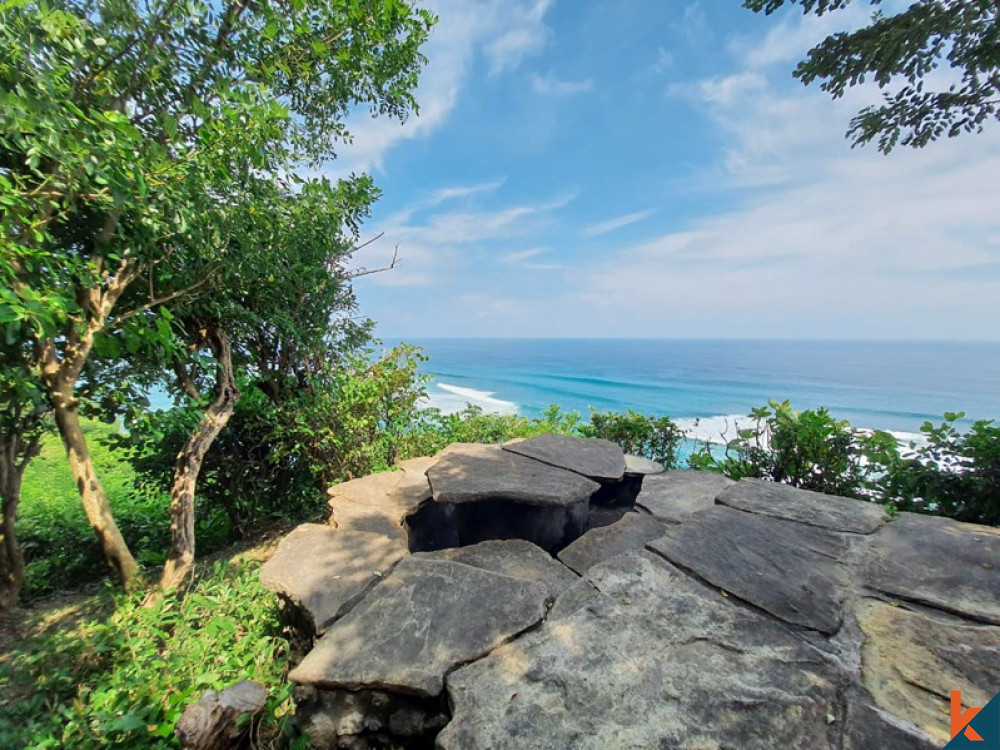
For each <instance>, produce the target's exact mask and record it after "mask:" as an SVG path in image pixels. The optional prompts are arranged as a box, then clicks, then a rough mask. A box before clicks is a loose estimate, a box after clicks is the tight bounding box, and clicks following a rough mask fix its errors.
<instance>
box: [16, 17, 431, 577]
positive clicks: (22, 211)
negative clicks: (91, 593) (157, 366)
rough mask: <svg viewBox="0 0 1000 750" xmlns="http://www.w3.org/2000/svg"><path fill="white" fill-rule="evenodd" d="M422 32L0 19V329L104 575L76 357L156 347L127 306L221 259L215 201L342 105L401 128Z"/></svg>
mask: <svg viewBox="0 0 1000 750" xmlns="http://www.w3.org/2000/svg"><path fill="white" fill-rule="evenodd" d="M432 23H433V18H432V17H431V16H430V14H428V13H427V12H426V11H423V10H419V9H416V8H414V7H413V6H412V5H411V4H410V3H409V2H405V1H404V0H319V1H318V2H309V3H306V2H304V1H303V0H277V1H275V2H267V3H246V2H244V0H228V2H223V3H215V2H200V1H199V0H193V1H192V2H186V3H177V2H176V1H175V0H152V1H151V2H148V3H144V4H141V5H138V4H135V3H132V2H130V1H129V0H101V1H100V2H95V1H94V0H54V1H53V2H48V3H45V4H42V3H33V2H21V3H15V4H12V5H11V4H8V5H7V6H6V7H5V9H4V23H3V25H2V26H0V97H2V98H0V206H2V208H3V213H2V215H0V240H2V242H3V245H2V248H0V250H2V252H0V279H2V281H3V283H2V284H0V304H3V305H4V306H5V307H4V310H5V315H4V318H3V320H2V321H0V325H3V326H5V327H6V328H7V329H8V330H7V331H6V333H7V335H8V337H11V331H13V332H14V334H13V337H14V338H16V336H18V335H23V334H24V333H25V332H27V334H28V335H29V336H30V337H31V339H32V341H33V346H32V352H31V355H30V356H31V359H32V362H31V363H30V364H29V366H30V367H31V368H33V369H34V370H35V371H37V373H38V374H39V380H40V382H41V385H42V386H43V388H44V390H45V392H46V397H47V399H48V400H49V402H50V403H51V405H52V409H53V413H54V418H55V422H56V425H57V427H58V429H59V432H60V435H61V436H62V439H63V443H64V445H65V447H66V452H67V456H68V459H69V462H70V466H71V468H72V471H73V474H74V478H75V479H76V483H77V485H78V487H79V488H80V493H81V498H82V501H83V505H84V508H85V509H86V512H87V516H88V519H89V520H90V523H91V525H92V526H93V528H94V531H95V533H96V534H97V536H98V538H99V539H100V541H101V544H102V547H103V549H104V552H105V555H106V556H107V558H108V561H109V563H110V564H111V566H112V568H113V570H114V571H115V573H116V574H117V575H118V576H119V577H120V578H121V579H122V580H123V581H126V582H127V581H129V580H131V579H132V578H133V576H134V575H135V573H136V570H137V566H136V564H135V560H134V559H133V557H132V555H131V553H130V551H129V550H128V547H127V545H126V544H125V541H124V539H123V538H122V537H121V534H120V532H119V531H118V528H117V525H116V524H115V521H114V517H113V514H112V512H111V508H110V506H109V504H108V501H107V496H106V494H105V493H104V490H103V488H102V486H101V483H100V480H99V478H98V476H97V474H96V472H95V471H94V467H93V461H92V460H91V458H90V454H89V451H88V448H87V444H86V440H85V438H84V435H83V431H82V430H81V428H80V421H79V407H80V400H79V397H78V394H77V393H76V389H77V383H78V381H79V379H80V377H81V373H82V372H83V370H84V368H85V366H86V364H87V362H88V359H89V358H90V356H91V354H92V352H93V350H94V348H95V345H97V346H100V345H102V344H101V343H100V342H102V341H103V342H104V344H105V345H107V346H114V344H112V343H110V342H120V345H122V346H124V347H125V348H126V350H128V351H129V352H132V351H133V350H135V351H139V350H142V349H147V350H148V349H160V350H162V351H163V352H164V353H166V352H167V350H169V349H170V347H171V346H172V345H173V342H174V332H173V331H172V330H171V329H170V326H166V327H164V326H160V325H150V323H149V316H148V315H147V313H148V312H150V311H151V310H154V309H155V308H157V307H159V306H161V305H164V304H166V303H173V302H175V301H179V300H181V299H184V298H187V297H190V296H192V295H195V294H197V293H198V292H199V291H200V290H201V289H202V288H203V287H205V286H206V284H207V283H208V280H209V279H210V278H212V277H213V275H214V274H217V273H219V270H220V269H221V268H222V267H224V266H225V265H226V263H227V256H226V251H227V249H228V245H229V243H228V238H227V237H224V236H223V235H222V232H221V231H220V226H221V225H223V223H222V222H220V221H217V220H218V219H219V218H220V217H222V216H224V214H225V211H226V207H227V196H228V195H229V194H230V192H231V191H233V190H238V189H239V186H240V185H241V184H245V183H246V181H247V180H248V179H250V178H251V177H255V178H257V179H261V180H263V179H267V178H278V177H280V176H283V175H290V174H294V172H295V170H297V169H299V168H301V167H302V166H314V165H317V164H319V163H321V162H323V161H324V160H326V159H328V158H330V157H332V156H334V145H335V143H336V142H337V141H338V140H342V139H345V138H347V137H349V134H348V133H347V130H346V128H345V125H344V120H345V117H346V115H347V114H348V112H349V111H351V109H352V108H353V107H355V106H357V105H359V104H360V105H368V106H369V107H370V108H371V111H372V112H373V114H380V115H387V116H391V117H396V118H405V117H406V116H407V114H408V113H409V112H410V111H411V110H412V109H413V108H414V107H415V102H414V100H413V96H412V91H413V89H414V87H415V85H416V76H417V74H418V72H419V69H420V67H421V65H422V63H423V57H422V56H421V55H420V52H419V49H420V45H421V44H422V43H423V41H424V40H425V39H426V37H427V33H428V30H429V28H430V26H431V24H432ZM185 278H187V279H191V283H190V284H189V285H187V286H184V285H182V284H180V283H179V281H180V280H182V279H185ZM140 292H141V293H140ZM126 302H127V305H126V304H125V303H126Z"/></svg>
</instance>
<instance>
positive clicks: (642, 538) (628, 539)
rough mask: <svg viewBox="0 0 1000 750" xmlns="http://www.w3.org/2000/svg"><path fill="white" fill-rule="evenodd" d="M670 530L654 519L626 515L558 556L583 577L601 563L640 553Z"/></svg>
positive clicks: (645, 516)
mask: <svg viewBox="0 0 1000 750" xmlns="http://www.w3.org/2000/svg"><path fill="white" fill-rule="evenodd" d="M666 529H667V527H666V525H665V524H664V523H662V522H661V521H658V520H656V519H655V518H653V517H652V516H647V515H640V514H639V513H631V512H630V513H626V514H625V515H624V516H622V518H621V520H620V521H617V522H616V523H613V524H611V525H610V526H602V527H601V528H597V529H591V530H590V531H588V532H587V533H586V534H584V535H583V536H581V537H580V538H579V539H577V540H576V541H575V542H573V543H572V544H571V545H569V546H568V547H566V549H564V550H563V551H562V552H560V553H559V559H560V560H562V561H563V563H565V564H566V565H568V566H569V567H571V568H572V569H573V570H575V571H576V572H577V573H579V574H581V575H583V574H584V573H586V572H587V571H588V570H590V568H592V567H593V566H594V565H597V564H598V563H601V562H604V561H605V560H609V559H611V558H612V557H615V556H617V555H621V554H624V553H626V552H633V551H639V550H642V549H644V548H645V546H646V543H647V542H651V541H653V540H654V539H659V538H660V537H661V536H663V534H664V532H665V531H666Z"/></svg>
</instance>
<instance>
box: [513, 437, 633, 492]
mask: <svg viewBox="0 0 1000 750" xmlns="http://www.w3.org/2000/svg"><path fill="white" fill-rule="evenodd" d="M503 449H504V450H505V451H509V452H511V453H517V454H519V455H521V456H527V457H528V458H533V459H535V460H536V461H541V462H542V463H545V464H548V465H549V466H556V467H558V468H560V469H566V470H567V471H572V472H574V473H576V474H582V475H583V476H585V477H589V478H591V479H595V480H598V481H602V482H605V481H610V482H617V481H618V480H619V479H621V478H622V477H623V476H624V475H625V454H624V453H622V449H621V448H619V447H618V446H617V445H615V444H614V443H612V442H611V441H610V440H596V439H593V438H578V437H569V436H567V435H553V434H552V433H546V434H545V435H539V436H538V437H534V438H531V439H530V440H522V441H520V442H517V443H507V444H506V445H504V446H503Z"/></svg>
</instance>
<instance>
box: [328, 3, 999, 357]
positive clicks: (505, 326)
mask: <svg viewBox="0 0 1000 750" xmlns="http://www.w3.org/2000/svg"><path fill="white" fill-rule="evenodd" d="M893 4H894V3H893V2H892V1H891V0H888V1H887V2H886V3H885V4H884V5H885V6H887V7H888V8H890V9H891V8H892V6H893ZM740 5H741V3H740V2H739V1H738V0H725V1H723V0H700V2H699V1H694V2H692V1H690V0H616V1H615V2H601V1H599V0H427V2H426V6H427V7H429V8H430V9H432V10H433V11H434V12H435V13H437V14H438V15H439V17H440V22H439V24H438V26H437V27H436V29H435V30H434V32H433V34H432V39H431V41H430V42H429V43H428V45H427V47H426V54H427V56H428V58H429V60H430V62H429V64H428V66H427V67H426V69H425V71H424V74H423V77H422V81H421V85H420V89H419V91H418V99H419V101H420V106H421V113H420V115H419V116H418V117H413V118H411V119H410V120H409V121H408V122H407V123H405V124H403V125H400V124H398V123H396V122H390V121H381V120H371V119H369V118H367V117H364V116H360V115H359V116H358V117H356V118H355V119H354V120H353V122H352V125H351V129H352V132H353V134H354V137H355V139H354V142H353V144H351V145H349V146H345V147H344V148H343V149H342V152H341V154H340V156H339V158H338V160H337V161H336V162H335V163H333V164H331V165H330V167H329V171H330V174H331V175H338V174H345V173H348V172H351V171H360V170H367V171H370V172H371V173H372V174H373V175H374V176H375V179H376V182H377V183H378V184H379V186H380V187H381V188H382V189H383V191H384V197H383V198H382V200H381V201H380V202H379V204H378V205H377V207H376V209H375V212H374V214H373V216H372V218H371V220H370V221H369V222H368V224H367V225H366V227H365V229H364V235H365V238H370V237H372V236H375V235H376V234H378V233H380V232H384V233H385V234H384V237H383V238H382V239H381V240H379V241H378V242H376V243H373V244H372V245H371V246H369V247H366V248H365V249H363V250H362V251H360V252H359V253H358V254H357V256H356V259H355V262H356V263H357V264H358V265H359V266H363V267H369V268H370V267H377V266H380V265H383V264H385V263H386V262H388V260H389V258H390V257H391V255H392V251H393V247H395V246H397V245H398V248H399V265H398V267H397V268H396V269H395V270H393V271H390V272H387V273H383V274H376V275H372V276H367V277H365V278H362V279H359V280H358V281H357V283H356V289H357V293H358V297H359V301H360V304H361V311H362V313H364V314H365V315H368V316H370V317H372V318H374V319H375V320H376V321H378V324H379V327H378V333H379V334H380V335H381V336H382V337H384V338H386V339H394V338H427V337H439V336H483V337H489V336H511V337H656V338H679V337H695V338H715V337H720V338H810V339H812V338H820V339H822V338H875V339H991V340H995V339H997V338H1000V333H998V331H1000V327H998V322H1000V211H998V210H997V209H998V208H1000V191H998V190H997V177H998V175H1000V128H994V129H992V130H988V131H987V132H986V133H984V134H982V135H973V136H965V137H962V138H958V139H952V140H947V141H943V142H939V143H936V144H933V145H932V146H930V147H929V148H926V149H924V150H922V151H913V150H903V149H898V150H897V151H895V152H893V153H892V154H891V155H890V156H883V155H881V154H879V153H878V152H877V151H876V150H875V149H874V148H872V147H866V148H864V149H854V150H852V149H851V148H850V146H849V144H848V142H847V141H846V140H845V138H844V133H845V131H846V129H847V126H848V123H849V120H850V117H851V115H852V114H853V113H854V112H855V111H856V110H857V109H858V108H860V107H861V106H863V105H864V104H866V103H868V102H871V101H874V100H876V98H877V92H875V91H873V90H870V89H863V90H852V91H850V92H849V93H848V95H847V96H845V97H844V99H843V100H839V101H836V102H834V101H831V100H830V99H829V97H828V96H827V95H825V94H823V93H822V92H821V91H819V90H818V88H817V87H815V86H814V87H809V88H806V87H803V86H802V85H801V84H800V83H799V82H798V81H796V80H794V79H793V78H792V77H791V71H792V70H793V68H794V67H795V63H796V62H797V61H798V60H800V59H801V58H802V56H803V54H804V53H805V51H806V50H808V49H809V47H811V46H812V45H814V44H815V43H816V42H818V41H819V40H821V39H822V38H824V37H825V36H826V35H827V34H828V33H830V32H831V31H833V30H837V29H840V28H844V27H846V26H850V25H852V24H857V23H861V22H863V21H864V20H865V18H866V16H867V14H868V13H869V12H870V8H869V7H868V5H867V3H855V4H854V5H852V6H851V7H850V8H849V9H848V11H846V12H840V13H834V14H830V15H828V16H825V17H823V18H821V19H816V18H813V17H807V18H803V17H802V15H801V12H800V11H797V10H795V9H794V8H793V9H791V12H785V13H778V14H775V15H773V16H771V17H765V16H763V15H756V14H754V13H751V12H750V11H747V10H744V9H742V8H741V7H740ZM895 5H897V6H898V5H899V2H896V3H895ZM938 77H939V78H941V79H942V80H944V79H946V77H947V73H941V74H938Z"/></svg>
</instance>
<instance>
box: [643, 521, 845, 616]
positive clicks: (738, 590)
mask: <svg viewBox="0 0 1000 750" xmlns="http://www.w3.org/2000/svg"><path fill="white" fill-rule="evenodd" d="M648 546H649V548H650V549H652V550H655V551H656V552H658V553H659V554H661V555H663V556H664V557H666V558H667V559H668V560H669V561H670V562H672V563H674V564H675V565H678V566H680V567H682V568H684V569H686V570H690V571H692V572H693V573H694V574H695V575H697V576H699V577H700V578H702V579H704V580H705V581H707V582H708V583H709V584H711V585H712V586H718V587H719V588H720V589H722V590H723V591H725V592H727V593H729V594H733V595H735V596H738V597H739V598H741V599H743V600H744V601H746V602H749V603H750V604H753V605H754V606H756V607H760V608H761V609H763V610H764V611H766V612H770V613H771V614H772V615H774V616H775V617H778V618H780V619H782V620H784V621H786V622H789V623H792V624H795V625H801V626H803V627H807V628H812V629H813V630H818V631H819V632H821V633H824V634H826V635H831V634H833V633H835V632H837V630H838V629H839V628H840V623H841V620H842V611H841V601H842V598H843V596H844V592H843V586H844V583H845V581H846V579H847V575H846V571H845V570H844V569H843V566H842V565H841V562H840V561H841V560H842V559H843V558H844V556H845V554H846V553H847V550H848V544H847V541H846V540H845V538H844V537H843V536H841V535H838V534H835V533H833V532H830V531H827V530H826V529H820V528H816V527H814V526H805V525H803V524H799V523H793V522H791V521H782V520H779V519H775V518H769V517H767V516H758V515H754V514H752V513H745V512H743V511H739V510H734V509H732V508H727V507H724V506H715V507H714V508H709V509H708V510H704V511H702V512H701V513H698V514H697V515H695V516H693V517H692V518H691V519H690V520H689V521H687V522H686V523H682V524H679V525H676V526H670V527H669V528H668V529H667V532H666V534H665V535H664V536H663V537H662V538H661V539H658V540H656V541H653V542H650V544H649V545H648Z"/></svg>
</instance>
